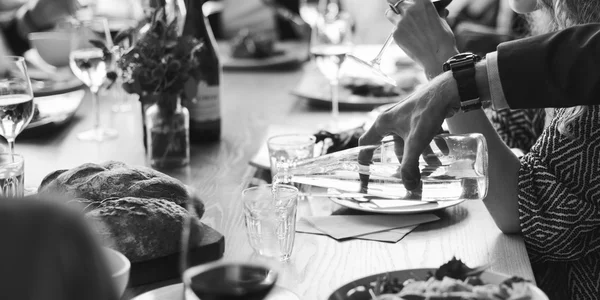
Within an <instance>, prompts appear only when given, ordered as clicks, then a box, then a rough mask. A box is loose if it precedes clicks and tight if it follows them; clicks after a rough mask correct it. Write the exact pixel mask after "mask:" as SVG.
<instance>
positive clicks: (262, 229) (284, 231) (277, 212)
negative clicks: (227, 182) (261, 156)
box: [242, 184, 298, 261]
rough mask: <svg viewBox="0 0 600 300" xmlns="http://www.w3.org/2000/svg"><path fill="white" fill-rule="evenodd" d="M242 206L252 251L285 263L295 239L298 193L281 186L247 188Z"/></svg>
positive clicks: (295, 189)
mask: <svg viewBox="0 0 600 300" xmlns="http://www.w3.org/2000/svg"><path fill="white" fill-rule="evenodd" d="M242 204H243V206H244V216H245V219H246V230H247V234H248V241H249V242H250V246H251V247H252V249H254V251H255V252H256V253H258V254H260V255H263V256H266V257H273V258H277V259H279V260H280V261H287V260H289V259H290V256H291V254H292V250H293V248H294V238H295V235H296V210H297V206H298V189H297V188H295V187H293V186H291V185H284V184H277V185H276V186H273V185H270V184H269V185H260V186H256V187H251V188H247V189H245V190H244V191H243V192H242Z"/></svg>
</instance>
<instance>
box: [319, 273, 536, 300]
mask: <svg viewBox="0 0 600 300" xmlns="http://www.w3.org/2000/svg"><path fill="white" fill-rule="evenodd" d="M435 270H436V269H410V270H399V271H393V272H387V273H381V274H376V275H371V276H367V277H363V278H360V279H357V280H354V281H352V282H349V283H347V284H345V285H343V286H341V287H340V288H338V289H337V290H335V291H334V292H333V293H332V294H331V295H330V296H329V298H328V300H370V299H371V297H370V296H369V294H368V293H367V292H360V293H355V294H353V295H352V296H351V297H348V296H347V295H348V292H349V291H351V290H352V289H354V288H355V287H357V286H361V285H366V284H369V283H371V282H373V281H375V280H377V278H378V277H381V276H384V275H388V276H390V277H391V278H398V280H399V281H400V282H404V281H406V280H407V279H411V278H415V276H416V277H419V278H426V277H427V273H428V272H435ZM509 278H510V276H507V275H505V274H500V273H495V272H489V271H486V272H483V273H482V274H481V280H482V281H483V282H484V283H486V284H500V283H502V282H503V281H504V280H506V279H509ZM526 279H527V278H526ZM531 293H532V298H531V300H548V296H546V294H544V292H542V290H540V289H539V288H538V287H536V286H535V285H531Z"/></svg>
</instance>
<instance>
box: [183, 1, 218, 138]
mask: <svg viewBox="0 0 600 300" xmlns="http://www.w3.org/2000/svg"><path fill="white" fill-rule="evenodd" d="M202 3H203V1H202V0H186V8H187V16H186V19H185V25H184V28H183V34H184V35H191V36H193V37H195V38H197V39H199V40H201V41H203V42H204V49H203V50H202V51H201V53H200V56H201V57H200V70H199V71H200V72H199V73H200V79H199V80H198V81H196V82H194V83H193V86H192V87H191V88H190V89H186V91H193V90H196V91H195V93H194V92H186V93H184V94H185V95H184V96H185V97H186V99H184V100H185V101H184V102H183V103H184V105H185V106H186V107H187V109H188V110H189V113H190V141H191V142H192V143H202V142H213V141H218V140H219V139H220V138H221V103H220V102H221V63H220V62H219V55H218V53H217V48H216V44H217V42H216V40H215V37H214V35H213V32H212V30H211V28H210V25H209V23H208V20H207V19H206V18H205V17H204V14H203V13H202ZM196 88H197V89H196Z"/></svg>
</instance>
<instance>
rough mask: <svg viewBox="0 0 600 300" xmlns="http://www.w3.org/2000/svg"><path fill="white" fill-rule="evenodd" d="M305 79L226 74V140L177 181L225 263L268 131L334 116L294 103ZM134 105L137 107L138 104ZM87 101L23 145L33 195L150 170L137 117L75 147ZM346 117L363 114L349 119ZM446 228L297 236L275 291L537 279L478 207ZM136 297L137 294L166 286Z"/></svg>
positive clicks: (446, 221) (304, 210) (321, 294)
mask: <svg viewBox="0 0 600 300" xmlns="http://www.w3.org/2000/svg"><path fill="white" fill-rule="evenodd" d="M301 76H302V70H295V71H287V72H253V73H225V74H224V97H223V102H222V105H223V107H222V112H223V138H222V140H221V142H220V143H216V144H212V145H194V146H193V147H192V158H191V161H192V163H191V166H190V167H189V168H187V169H186V170H184V171H181V172H177V173H174V174H173V175H174V176H176V177H178V178H180V179H181V180H183V181H184V182H185V183H187V184H190V185H192V186H194V187H195V188H197V190H198V192H199V193H200V195H201V197H202V198H203V199H204V201H205V202H206V214H205V216H204V218H203V222H205V223H206V224H208V225H210V226H212V227H213V228H215V229H217V230H218V231H220V232H221V233H223V234H224V235H225V238H226V250H225V257H226V258H230V259H240V260H244V259H249V258H251V257H252V250H251V248H250V246H249V244H248V241H247V239H246V232H245V228H244V222H243V219H242V207H241V205H240V191H241V189H242V188H243V187H244V186H245V185H246V184H247V183H248V181H249V180H250V178H251V177H252V175H253V174H254V172H255V169H254V168H252V167H250V166H249V165H248V161H249V160H250V159H251V157H252V156H253V155H254V153H255V152H256V151H257V150H258V149H259V147H260V143H261V142H262V141H263V138H264V135H265V130H266V128H267V126H268V125H269V124H296V125H304V126H310V125H311V124H313V125H314V124H318V123H323V121H324V120H325V119H326V118H327V116H328V114H329V112H328V111H314V110H311V109H310V108H309V107H308V106H307V104H306V103H305V102H304V101H302V100H298V99H296V98H294V97H293V96H291V95H289V91H290V89H292V88H293V87H294V86H295V84H297V82H298V81H299V80H300V78H301ZM136 105H137V103H136ZM90 106H91V105H90V103H89V101H85V103H84V105H83V106H82V107H81V109H80V110H79V112H78V113H77V118H76V119H75V120H74V122H73V123H72V124H71V125H70V126H69V127H67V128H65V129H64V130H62V131H59V132H57V133H55V134H53V135H49V136H44V137H40V138H37V139H19V140H18V141H17V144H16V151H17V152H19V153H22V154H23V155H24V156H25V161H26V162H25V174H26V175H25V176H26V177H25V178H26V179H25V182H26V185H30V186H36V185H38V184H39V183H40V181H41V179H42V178H43V177H44V176H45V175H46V174H47V173H49V172H51V171H53V170H56V169H59V168H71V167H74V166H76V165H79V164H82V163H86V162H102V161H106V160H120V161H124V162H126V163H129V164H138V165H142V164H144V151H143V145H142V137H141V136H142V135H141V123H140V122H141V121H140V119H139V108H137V107H136V108H135V109H134V111H133V113H129V114H110V113H109V112H108V107H107V105H104V107H103V120H104V121H105V124H108V125H111V126H113V127H114V128H118V129H119V130H120V136H119V138H118V139H117V140H113V141H109V142H105V143H101V144H94V143H86V142H81V141H78V140H77V139H76V137H75V135H76V133H78V132H80V131H82V130H84V129H87V128H88V127H89V126H91V121H92V118H91V117H89V116H88V115H89V107H90ZM342 115H343V117H345V118H356V117H360V116H361V113H356V112H354V113H343V114H342ZM335 209H337V207H335V206H334V205H333V204H332V203H331V202H329V201H327V200H324V199H314V200H310V201H306V202H303V203H301V207H300V210H299V211H300V215H310V214H323V213H328V212H331V211H332V210H335ZM439 216H440V217H441V220H440V221H438V222H435V223H431V224H427V225H422V226H419V227H418V228H417V229H416V230H415V231H414V232H412V233H411V234H409V235H408V236H407V237H406V238H404V239H403V240H401V241H400V242H398V243H396V244H390V243H381V242H373V241H363V240H350V241H346V242H338V241H335V240H333V239H331V238H328V237H325V236H316V235H308V234H297V236H296V243H295V248H294V253H293V255H292V258H291V261H290V262H289V264H287V265H284V266H283V272H282V274H281V277H280V281H279V284H280V285H281V286H283V287H285V288H288V289H289V290H291V291H293V292H294V293H296V294H297V295H299V296H300V297H301V299H326V298H327V296H328V295H329V294H330V293H331V292H332V291H333V290H334V289H336V288H337V287H339V286H340V285H342V284H344V283H346V282H348V281H350V280H353V279H357V278H360V277H363V276H366V275H370V274H373V273H378V272H385V271H392V270H397V269H404V268H418V267H436V266H439V265H440V264H441V263H443V262H445V261H447V260H449V259H451V258H452V257H453V256H457V257H459V258H461V259H463V260H464V261H465V262H467V263H468V264H469V265H472V266H476V265H481V264H486V263H490V264H491V267H490V270H492V271H496V272H502V273H506V274H511V275H519V276H523V277H525V278H528V279H533V274H532V270H531V266H530V263H529V260H528V257H527V253H526V250H525V246H524V244H523V241H522V239H521V237H519V236H508V235H503V234H502V233H501V232H500V231H499V230H498V229H497V228H496V226H495V225H494V223H493V221H492V218H491V217H490V215H489V213H488V212H487V210H486V208H485V207H484V205H483V203H482V202H480V201H470V202H466V203H463V204H462V205H459V206H457V207H454V208H451V209H447V210H445V211H442V212H440V213H439ZM168 283H170V282H165V283H161V284H157V285H153V286H150V287H144V288H141V289H140V288H137V289H132V290H130V293H132V294H137V293H140V292H143V291H145V290H148V289H149V288H154V287H157V286H160V285H164V284H168Z"/></svg>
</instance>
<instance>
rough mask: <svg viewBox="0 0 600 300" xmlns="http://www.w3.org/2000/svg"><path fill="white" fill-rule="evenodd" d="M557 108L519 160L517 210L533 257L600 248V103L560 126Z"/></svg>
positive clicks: (562, 256) (569, 256) (572, 255)
mask: <svg viewBox="0 0 600 300" xmlns="http://www.w3.org/2000/svg"><path fill="white" fill-rule="evenodd" d="M564 112H565V110H564V109H558V110H557V113H556V115H555V116H554V118H553V120H552V122H551V123H550V125H549V127H548V128H547V129H546V130H545V131H544V132H543V134H542V135H541V137H540V138H539V140H538V142H537V143H536V144H535V145H534V146H533V148H532V149H531V152H529V153H528V154H527V155H525V156H524V157H523V158H522V160H521V169H520V171H519V200H518V201H519V212H520V221H521V228H522V232H523V236H524V239H525V243H526V245H527V250H528V253H529V255H530V257H531V260H532V262H548V261H575V260H580V259H583V258H585V257H586V256H588V255H590V254H594V253H598V251H600V168H598V158H599V157H600V106H590V107H588V109H587V110H586V111H585V113H584V114H583V115H582V117H581V118H580V119H579V120H578V121H577V123H576V124H574V125H573V126H572V128H571V129H572V130H571V133H572V136H567V135H565V134H562V133H560V132H559V131H558V129H557V128H558V124H559V122H560V121H561V118H562V116H563V114H564Z"/></svg>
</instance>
